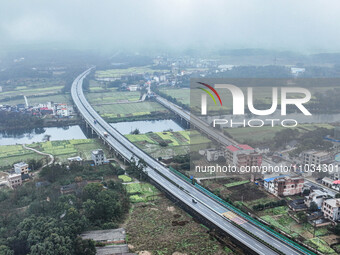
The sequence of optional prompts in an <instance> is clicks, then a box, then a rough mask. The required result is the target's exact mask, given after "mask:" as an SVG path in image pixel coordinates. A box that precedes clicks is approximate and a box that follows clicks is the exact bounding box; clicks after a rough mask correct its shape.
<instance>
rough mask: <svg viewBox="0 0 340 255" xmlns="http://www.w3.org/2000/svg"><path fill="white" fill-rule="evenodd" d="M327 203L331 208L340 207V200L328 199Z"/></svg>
mask: <svg viewBox="0 0 340 255" xmlns="http://www.w3.org/2000/svg"><path fill="white" fill-rule="evenodd" d="M325 203H327V204H329V205H330V206H331V207H340V198H332V199H327V200H326V201H325Z"/></svg>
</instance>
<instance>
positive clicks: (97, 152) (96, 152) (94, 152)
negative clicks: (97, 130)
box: [92, 149, 104, 155]
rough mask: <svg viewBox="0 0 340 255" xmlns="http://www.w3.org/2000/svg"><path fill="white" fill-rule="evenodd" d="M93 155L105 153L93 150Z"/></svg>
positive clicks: (100, 150)
mask: <svg viewBox="0 0 340 255" xmlns="http://www.w3.org/2000/svg"><path fill="white" fill-rule="evenodd" d="M92 154H95V155H97V154H104V151H103V150H102V149H97V150H93V151H92Z"/></svg>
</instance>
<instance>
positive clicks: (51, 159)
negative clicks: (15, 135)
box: [22, 144, 54, 176]
mask: <svg viewBox="0 0 340 255" xmlns="http://www.w3.org/2000/svg"><path fill="white" fill-rule="evenodd" d="M22 147H23V148H24V149H26V150H31V151H34V152H35V153H38V154H40V155H43V156H48V157H49V158H50V161H49V162H48V163H47V164H45V165H43V166H42V167H40V169H39V170H37V171H36V172H35V176H37V173H39V172H40V170H41V169H43V168H44V167H46V166H49V165H52V164H53V163H54V156H53V155H52V154H48V153H44V152H41V151H38V150H36V149H33V148H30V147H27V146H26V145H25V144H23V145H22Z"/></svg>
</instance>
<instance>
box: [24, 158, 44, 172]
mask: <svg viewBox="0 0 340 255" xmlns="http://www.w3.org/2000/svg"><path fill="white" fill-rule="evenodd" d="M27 163H28V167H29V169H31V171H36V170H38V169H39V168H40V167H42V166H43V163H42V160H35V159H30V160H29V161H28V162H27Z"/></svg>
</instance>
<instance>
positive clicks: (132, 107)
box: [94, 101, 168, 118]
mask: <svg viewBox="0 0 340 255" xmlns="http://www.w3.org/2000/svg"><path fill="white" fill-rule="evenodd" d="M94 109H95V110H96V111H97V112H99V114H100V115H101V116H102V117H106V118H115V117H130V116H141V115H149V114H151V113H154V112H164V113H167V112H168V110H167V109H166V108H165V107H163V106H162V105H160V104H158V103H156V102H149V101H145V102H138V103H129V104H111V105H101V106H98V105H97V106H94Z"/></svg>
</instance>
